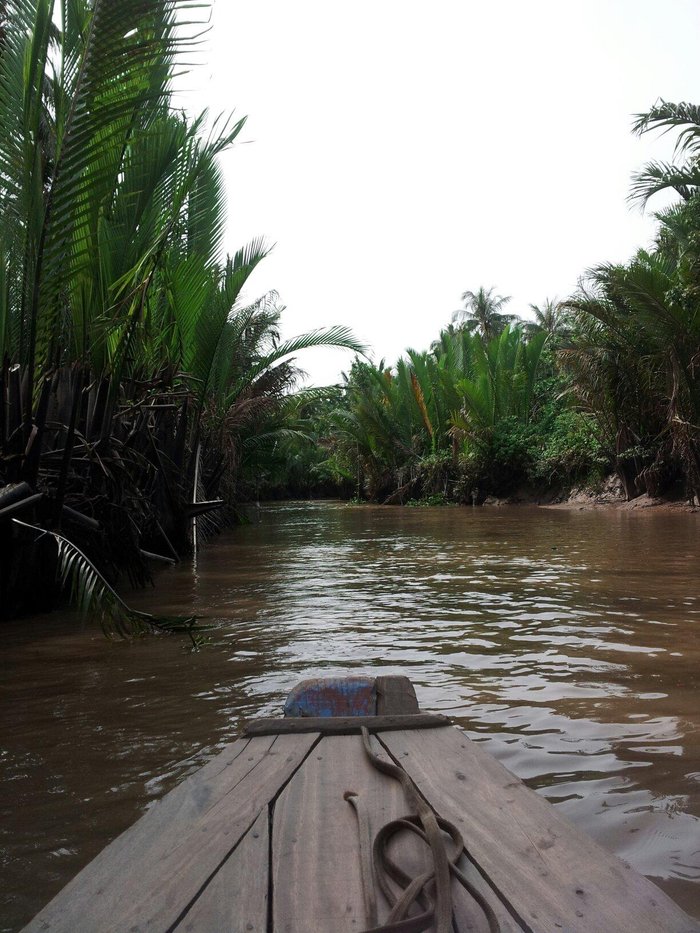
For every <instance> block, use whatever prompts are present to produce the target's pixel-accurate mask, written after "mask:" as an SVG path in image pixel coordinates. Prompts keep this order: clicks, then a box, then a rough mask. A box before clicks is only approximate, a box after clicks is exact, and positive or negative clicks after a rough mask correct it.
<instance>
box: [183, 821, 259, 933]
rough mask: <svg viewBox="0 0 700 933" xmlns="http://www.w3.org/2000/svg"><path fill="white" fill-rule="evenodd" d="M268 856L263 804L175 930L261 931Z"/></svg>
mask: <svg viewBox="0 0 700 933" xmlns="http://www.w3.org/2000/svg"><path fill="white" fill-rule="evenodd" d="M269 855H270V836H269V812H268V807H266V806H265V807H263V809H262V810H261V811H260V815H259V816H258V818H257V820H256V821H255V822H254V823H253V825H252V826H251V828H250V829H249V830H248V832H247V833H246V834H245V836H243V838H242V839H241V841H240V842H239V843H238V845H237V846H236V848H235V849H234V851H233V852H232V853H231V855H230V856H229V857H228V858H227V859H226V861H225V862H224V864H223V865H222V866H221V868H220V869H219V870H218V871H217V873H216V874H215V875H214V877H213V878H212V880H211V881H210V882H209V884H208V885H207V886H206V887H205V888H204V890H203V891H202V893H201V894H200V895H199V897H198V898H197V900H196V901H195V902H194V904H193V905H192V906H191V907H190V909H189V910H188V911H187V913H186V914H185V916H184V917H183V918H182V920H181V921H180V923H179V924H178V925H177V926H176V927H175V931H177V933H221V931H222V930H226V933H251V931H254V933H265V931H266V930H267V895H268V877H269V863H270V859H269Z"/></svg>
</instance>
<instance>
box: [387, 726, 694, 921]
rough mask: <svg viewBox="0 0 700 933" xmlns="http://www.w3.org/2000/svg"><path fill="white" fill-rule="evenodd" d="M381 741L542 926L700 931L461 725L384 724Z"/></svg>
mask: <svg viewBox="0 0 700 933" xmlns="http://www.w3.org/2000/svg"><path fill="white" fill-rule="evenodd" d="M380 741H381V743H382V744H383V745H384V746H385V747H386V748H387V749H388V750H389V752H390V753H391V755H392V757H393V758H394V759H395V760H396V761H397V762H398V763H399V764H401V766H402V767H403V768H405V769H406V771H407V772H408V773H409V774H410V775H411V777H412V778H413V780H414V781H415V783H416V785H417V786H418V788H419V790H420V791H421V793H422V794H423V795H424V796H425V797H426V798H427V799H428V800H429V801H430V802H431V803H432V805H433V806H434V808H435V809H436V810H437V812H438V813H439V814H440V816H442V817H444V818H445V819H448V820H450V821H451V822H453V823H455V825H456V826H458V827H459V828H460V829H461V830H462V832H463V835H464V838H465V844H466V848H467V851H468V852H469V854H470V856H471V857H472V858H473V860H474V861H475V862H476V863H477V864H478V865H479V866H480V868H481V869H482V871H483V872H484V873H485V874H486V875H487V876H488V878H489V879H490V881H491V883H492V884H493V885H494V886H495V887H497V888H498V890H499V891H500V892H501V894H502V895H503V896H504V897H505V898H506V899H507V901H508V902H509V903H510V904H511V905H512V909H513V910H514V912H515V913H516V914H517V915H518V916H519V917H520V918H521V921H522V922H523V923H524V924H527V926H528V927H529V928H530V929H531V930H532V931H534V933H544V931H547V933H553V931H569V933H592V931H605V933H660V931H665V933H691V931H692V933H697V931H698V924H696V923H695V921H694V920H692V919H691V918H690V917H688V916H687V915H686V914H685V913H684V912H683V911H682V910H681V909H680V908H679V907H677V906H676V905H675V904H674V903H673V902H672V901H671V900H670V899H669V898H668V897H667V896H666V895H665V894H664V893H663V892H662V891H660V890H659V889H658V888H657V887H656V886H655V885H653V884H652V883H651V882H650V881H648V880H647V879H645V878H643V877H642V876H641V875H638V874H637V873H636V872H634V871H633V870H631V869H630V868H629V867H628V866H627V865H625V864H624V863H623V862H621V861H620V860H619V859H617V858H616V857H615V856H614V855H611V854H610V853H609V852H607V851H605V850H604V849H602V848H601V847H600V846H598V845H596V843H594V842H593V840H592V839H590V838H589V837H588V836H586V835H585V834H584V833H582V832H581V831H579V830H578V829H576V828H575V827H574V826H572V825H570V824H569V823H567V822H566V821H565V820H563V819H562V818H561V817H559V816H558V814H557V813H556V811H555V809H554V807H552V806H551V804H549V803H548V802H547V801H546V800H544V799H543V798H542V797H540V796H539V795H538V794H536V793H534V791H531V790H529V789H528V788H527V787H525V785H524V784H523V783H522V782H521V781H520V780H519V779H518V778H516V777H515V776H514V775H513V774H511V772H510V771H508V770H507V769H506V768H504V767H503V766H502V765H501V764H499V763H498V762H497V761H496V760H495V759H494V758H492V757H491V756H490V755H488V754H487V753H486V752H485V751H484V750H483V749H481V748H479V746H478V745H477V744H475V743H473V742H471V741H470V740H469V739H468V738H467V737H466V736H465V735H464V734H463V733H462V732H460V731H459V730H457V729H440V730H430V731H429V732H414V731H405V732H397V733H392V732H385V733H383V734H382V736H381V739H380Z"/></svg>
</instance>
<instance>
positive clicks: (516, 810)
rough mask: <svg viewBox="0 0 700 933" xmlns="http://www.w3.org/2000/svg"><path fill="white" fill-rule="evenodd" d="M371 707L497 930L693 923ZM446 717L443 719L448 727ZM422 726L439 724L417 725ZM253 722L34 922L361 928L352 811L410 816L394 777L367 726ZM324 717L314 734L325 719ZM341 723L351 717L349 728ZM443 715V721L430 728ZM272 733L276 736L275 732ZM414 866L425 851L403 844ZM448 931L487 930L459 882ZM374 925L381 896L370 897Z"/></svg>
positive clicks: (464, 742)
mask: <svg viewBox="0 0 700 933" xmlns="http://www.w3.org/2000/svg"><path fill="white" fill-rule="evenodd" d="M408 718H409V717H390V716H383V717H374V718H373V727H375V728H376V729H377V732H376V734H374V735H373V736H372V738H371V742H372V747H373V749H374V750H375V752H376V753H377V754H379V755H380V756H383V757H384V758H385V759H386V760H392V761H394V762H395V763H398V764H400V766H401V767H402V768H403V769H405V771H406V772H407V773H408V774H409V775H410V776H411V778H412V779H413V781H414V782H415V785H416V786H417V788H418V789H419V791H420V793H421V794H422V795H423V797H425V798H426V799H427V800H428V801H429V802H430V803H431V805H432V806H433V808H434V809H435V811H436V812H437V813H438V814H439V815H440V816H442V817H444V818H446V819H447V820H450V821H451V822H452V823H454V824H455V825H456V826H457V827H458V828H459V829H460V830H461V832H462V834H463V836H464V840H465V851H464V852H463V854H462V857H461V862H460V867H461V868H462V869H463V871H464V872H465V873H466V875H467V877H468V878H469V879H470V881H471V882H472V884H473V885H474V886H475V887H476V888H477V889H478V890H479V891H481V893H482V894H483V896H484V897H485V898H486V899H487V901H488V903H489V904H490V905H491V907H492V910H493V913H494V915H495V916H496V918H497V920H498V925H499V927H500V930H501V931H504V933H505V931H515V930H526V931H535V933H540V931H542V933H544V931H548V933H555V931H580V933H584V931H585V933H593V931H606V933H614V931H633V933H659V931H679V933H680V931H683V933H690V931H691V930H692V931H697V929H698V926H697V924H696V923H695V922H694V921H693V920H692V919H690V918H689V917H688V916H687V915H686V914H685V913H684V912H683V911H682V910H680V908H679V907H677V906H676V905H675V904H674V903H673V902H672V901H671V900H670V899H669V898H668V897H666V895H665V894H663V893H662V892H661V891H660V890H659V889H658V888H656V887H655V886H654V885H653V884H652V883H651V882H649V881H648V880H646V879H645V878H643V877H641V876H640V875H638V874H637V873H636V872H635V871H633V870H632V869H631V868H630V867H629V866H628V865H626V864H625V863H623V862H622V861H620V860H619V859H617V858H616V857H615V856H613V855H611V854H610V853H608V852H606V851H604V850H603V849H602V848H600V847H599V846H598V845H596V844H595V843H594V842H593V841H592V840H591V839H589V838H588V837H587V836H586V835H585V834H584V833H582V832H580V831H579V830H577V829H576V828H575V827H573V826H571V825H570V824H569V823H567V822H566V821H564V820H563V819H561V818H560V817H559V816H558V815H557V813H556V811H555V809H554V808H553V807H552V806H551V805H550V804H549V803H547V802H546V801H545V800H544V799H543V798H542V797H540V796H538V795H537V794H536V793H534V792H532V791H530V790H529V789H528V788H526V787H525V785H524V784H523V783H522V782H521V781H520V780H518V779H517V778H516V777H515V776H514V775H513V774H511V773H510V772H509V771H507V770H506V769H505V768H504V767H503V766H502V765H500V764H499V763H498V762H497V761H495V760H494V759H493V758H492V757H491V756H490V755H489V754H487V753H486V752H485V751H484V750H483V749H482V748H481V747H480V746H479V744H478V743H474V742H472V741H470V740H469V739H468V738H467V737H466V736H465V735H464V734H463V733H462V732H461V731H459V730H458V729H456V728H454V727H452V726H450V725H445V724H444V723H445V722H446V720H442V717H430V716H413V717H410V718H411V720H412V721H411V726H412V728H402V726H403V725H405V724H406V722H407V720H408ZM441 720H442V721H441ZM419 721H422V722H423V723H424V724H425V725H429V726H430V727H429V728H428V727H421V728H416V727H415V726H418V725H419ZM291 722H292V726H290V721H289V720H262V721H261V720H257V721H255V722H254V723H253V724H252V725H251V726H250V727H249V730H248V734H247V735H244V737H242V738H241V739H239V740H238V741H237V742H234V743H233V744H232V745H230V746H229V747H227V748H226V749H225V750H224V751H223V752H221V753H220V754H219V755H218V756H217V757H216V758H214V759H213V760H212V761H211V762H209V763H208V764H207V765H206V766H205V767H204V768H202V769H201V770H200V771H199V772H197V773H196V774H194V775H193V776H192V777H190V778H189V779H187V780H186V781H184V782H183V783H182V784H181V785H180V786H179V787H177V788H176V789H175V790H173V791H172V792H171V793H169V794H168V795H167V796H166V797H165V798H164V799H163V800H162V801H161V802H160V803H159V804H157V805H155V806H154V807H153V808H152V809H151V810H149V811H148V812H147V813H146V815H145V816H144V817H143V818H142V819H140V820H139V821H138V822H137V823H136V824H135V825H134V826H133V827H131V829H129V830H127V831H126V832H125V833H123V834H122V835H121V836H120V837H119V838H118V839H116V840H115V841H114V842H113V843H112V844H111V845H109V846H108V847H107V848H106V849H105V850H104V851H103V852H102V853H101V854H100V855H99V856H98V857H97V858H96V859H95V860H94V861H93V862H91V863H90V864H89V865H88V866H87V867H86V868H85V869H84V870H83V871H82V872H81V873H80V874H79V875H78V876H77V877H76V878H75V879H74V880H73V881H72V882H71V883H70V884H68V886H67V887H66V888H64V890H63V891H62V892H61V893H60V894H59V895H58V896H57V897H56V898H55V899H54V900H53V901H52V902H51V903H50V904H49V905H48V906H47V907H46V908H45V909H44V910H42V911H41V913H40V914H39V915H38V916H37V917H36V918H35V919H34V920H33V921H32V923H30V924H29V926H28V927H26V930H28V931H29V930H31V931H54V933H57V931H65V933H69V931H70V933H76V931H91V933H98V931H99V933H106V931H120V933H127V931H128V933H142V931H150V933H153V931H163V933H164V931H178V933H181V931H187V933H220V931H236V933H238V931H240V933H244V931H245V933H250V931H257V933H265V931H267V933H270V931H275V933H296V931H299V933H302V931H303V933H309V931H316V930H319V931H328V933H342V931H354V933H359V931H362V930H364V929H366V927H367V917H366V909H365V892H364V891H363V881H362V872H361V859H360V852H359V848H360V844H359V841H358V840H359V838H360V833H359V832H358V820H357V817H356V814H355V812H354V809H353V807H352V806H350V805H349V803H348V801H347V800H346V799H344V796H345V794H346V792H347V791H352V792H354V793H356V794H357V795H358V799H359V800H360V801H362V805H363V807H364V809H365V812H366V813H367V814H368V818H369V824H370V830H371V833H372V836H374V834H375V833H376V832H377V831H378V830H379V829H380V827H381V826H383V825H384V824H386V823H387V822H388V821H390V820H393V819H396V818H398V817H401V816H402V815H404V814H405V813H406V810H407V805H406V800H405V798H404V793H403V790H402V788H401V785H400V784H399V783H398V781H396V780H393V779H392V778H390V777H387V776H386V775H384V774H382V773H381V772H379V771H378V770H376V768H375V767H373V766H372V764H371V763H370V761H369V760H368V757H367V755H366V754H365V751H364V748H363V745H362V739H361V736H360V735H359V734H357V732H356V733H355V734H350V735H348V734H342V733H344V732H347V731H348V729H351V728H354V729H355V730H356V728H357V725H358V724H359V721H353V722H350V721H349V720H339V719H335V720H325V722H324V721H321V720H313V719H312V720H308V719H307V720H303V719H302V720H297V721H296V723H297V725H296V728H297V729H298V728H303V729H310V730H311V731H303V732H299V731H292V732H287V731H286V730H288V729H290V728H294V725H293V722H294V721H291ZM319 723H320V724H321V726H322V727H323V728H324V730H325V731H324V732H322V731H320V730H319V729H318V728H316V726H317V725H318V724H319ZM343 724H344V725H343ZM436 726H438V727H436ZM267 732H269V733H270V734H265V733H267ZM392 845H393V846H394V849H393V850H392V852H393V853H394V854H395V856H396V860H397V861H398V862H399V863H400V864H401V866H402V867H403V868H404V869H405V870H406V871H407V872H408V873H409V874H410V875H412V876H415V875H418V874H420V873H421V872H422V871H424V870H425V869H426V866H427V864H428V862H427V857H428V855H427V850H426V849H425V846H423V844H422V843H421V842H420V840H418V839H417V838H415V837H411V836H410V835H406V836H401V837H398V838H397V839H396V841H395V843H393V844H392ZM453 897H454V916H455V929H456V930H459V931H460V933H466V931H476V933H482V931H483V933H486V931H488V930H489V924H488V921H487V919H486V916H485V914H484V912H483V911H482V910H481V909H480V908H479V907H478V905H477V904H476V902H475V900H474V899H473V898H472V897H471V896H470V895H469V894H468V893H467V892H466V891H465V890H464V889H463V888H462V887H460V886H458V885H454V893H453ZM378 908H379V920H380V922H383V921H385V919H386V916H387V914H388V911H389V906H388V904H387V903H386V901H385V900H384V898H383V896H382V895H381V894H379V895H378Z"/></svg>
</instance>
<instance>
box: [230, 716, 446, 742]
mask: <svg viewBox="0 0 700 933" xmlns="http://www.w3.org/2000/svg"><path fill="white" fill-rule="evenodd" d="M450 725H451V723H450V720H449V719H448V718H447V716H443V715H441V714H440V713H416V714H415V715H409V716H302V717H300V718H299V719H295V718H289V719H250V720H248V722H246V723H245V724H244V726H243V732H242V734H243V736H245V737H246V738H250V737H252V736H260V735H300V734H303V733H304V732H320V733H323V734H324V735H353V734H355V733H359V731H360V726H367V728H368V729H369V731H370V732H384V731H386V730H391V731H392V732H395V731H397V730H400V729H437V728H440V727H442V726H450Z"/></svg>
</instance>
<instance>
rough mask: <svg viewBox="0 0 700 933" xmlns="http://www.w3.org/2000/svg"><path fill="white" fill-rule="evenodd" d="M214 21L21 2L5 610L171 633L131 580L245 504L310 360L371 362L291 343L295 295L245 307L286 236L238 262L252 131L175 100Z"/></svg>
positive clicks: (157, 10)
mask: <svg viewBox="0 0 700 933" xmlns="http://www.w3.org/2000/svg"><path fill="white" fill-rule="evenodd" d="M200 7H201V3H199V2H192V0H119V2H118V3H115V2H114V0H60V2H58V0H4V2H2V3H0V364H1V365H0V568H1V570H0V614H2V615H11V614H13V613H15V612H17V611H20V610H26V609H31V608H33V607H36V606H37V605H43V604H48V605H50V604H51V603H52V602H53V601H54V599H55V597H56V595H57V588H58V587H60V586H61V585H62V586H63V588H64V590H70V589H71V588H72V589H73V590H74V595H75V596H76V597H77V598H78V599H79V601H80V602H81V604H82V605H83V606H85V607H99V609H100V612H101V614H102V616H103V621H104V622H105V625H106V626H107V627H109V628H114V629H117V630H118V631H120V632H125V631H129V630H134V629H135V628H139V627H142V625H143V623H144V622H145V621H153V620H144V619H143V618H142V617H138V616H137V615H136V614H134V613H130V612H129V611H128V609H127V608H126V606H125V605H124V604H123V603H122V602H121V600H119V598H118V597H117V596H116V594H115V593H114V592H113V590H112V589H111V588H110V585H109V581H114V580H116V579H118V578H119V577H120V576H122V575H124V574H127V575H128V576H129V577H130V578H131V579H132V580H133V581H135V582H140V581H143V580H145V579H146V578H147V577H148V574H149V570H148V567H149V563H150V562H151V561H152V560H153V559H154V558H158V559H161V560H177V559H178V558H179V557H180V556H181V555H183V554H186V553H189V552H190V551H191V549H192V547H193V546H195V544H196V535H197V532H198V531H199V533H200V534H201V533H203V532H205V531H206V528H207V525H206V524H205V522H206V520H207V519H208V520H209V521H210V520H211V519H212V518H213V517H215V516H220V515H221V511H222V509H221V507H222V506H223V505H225V504H227V503H235V501H236V499H237V494H238V490H239V487H240V486H241V484H244V485H245V483H246V477H247V476H250V475H254V474H255V473H256V471H257V465H256V464H257V463H258V462H259V461H260V460H261V459H262V460H264V459H265V457H266V456H267V455H268V452H269V450H270V448H271V446H272V445H273V444H274V443H275V442H276V440H278V439H279V437H280V436H281V435H283V434H284V432H285V431H289V430H290V424H293V418H292V417H291V416H292V415H293V413H294V412H295V410H296V408H297V407H298V406H299V404H301V401H302V398H301V397H299V396H298V395H297V396H295V395H294V393H293V392H292V390H293V389H294V388H295V384H296V382H297V377H298V370H297V368H296V366H295V363H294V355H295V354H296V353H297V352H298V351H300V350H302V349H304V348H307V347H312V346H316V345H321V344H334V345H340V346H347V347H350V348H351V349H354V350H355V351H360V350H361V347H359V346H358V344H357V342H356V341H355V340H354V339H353V337H352V335H351V334H350V332H349V331H348V330H347V329H346V328H331V329H329V330H327V331H324V332H316V333H312V334H306V335H303V336H301V337H299V338H297V339H294V340H290V341H287V342H281V341H280V336H279V329H278V325H279V317H280V310H281V309H280V307H279V305H278V301H277V296H276V295H275V294H267V295H264V296H263V297H261V298H259V299H257V300H255V301H250V300H245V298H244V287H245V286H246V283H247V282H248V279H249V277H250V276H251V274H252V273H253V272H254V270H255V269H256V267H257V266H258V264H259V263H260V262H261V261H262V260H263V259H264V258H265V256H266V254H267V249H266V247H265V245H264V243H263V242H262V241H255V242H252V243H249V244H248V245H246V246H244V247H243V248H242V249H240V250H238V252H236V253H235V255H233V256H231V257H229V258H223V255H222V234H223V229H224V219H225V212H224V200H223V185H222V179H221V177H220V173H219V168H218V166H217V156H218V155H219V154H220V153H221V152H222V151H223V150H224V149H226V148H227V147H229V146H231V145H232V144H233V143H234V141H235V140H236V138H237V137H238V136H239V134H240V132H241V130H242V128H243V125H244V120H243V119H238V120H232V119H225V118H219V119H209V118H208V116H207V114H206V113H204V114H201V115H200V116H197V117H194V118H189V117H186V116H185V115H184V114H182V113H179V112H177V111H176V110H174V109H173V104H172V81H173V76H174V74H175V73H176V70H177V68H178V67H180V65H179V61H180V59H181V57H182V55H183V53H185V54H189V52H190V51H191V47H192V44H193V42H195V41H196V39H193V38H192V36H193V35H194V36H196V34H197V33H198V32H201V25H196V24H195V25H185V21H188V20H191V18H192V16H193V14H195V13H196V12H197V11H198V10H199V8H200ZM199 15H200V18H201V10H200V12H199ZM197 516H199V519H197ZM219 520H220V518H219ZM52 567H56V571H57V574H54V573H52V572H51V568H52ZM47 571H48V572H47ZM54 576H57V578H58V583H57V584H56V585H54Z"/></svg>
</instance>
